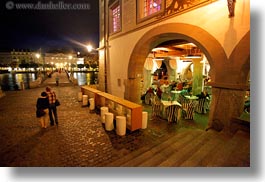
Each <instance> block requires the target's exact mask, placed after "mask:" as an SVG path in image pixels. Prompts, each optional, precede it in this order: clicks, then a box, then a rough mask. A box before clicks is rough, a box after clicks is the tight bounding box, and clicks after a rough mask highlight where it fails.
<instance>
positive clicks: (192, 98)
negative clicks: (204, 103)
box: [185, 95, 199, 100]
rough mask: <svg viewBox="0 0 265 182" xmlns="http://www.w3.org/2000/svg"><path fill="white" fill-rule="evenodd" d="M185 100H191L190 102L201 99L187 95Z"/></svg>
mask: <svg viewBox="0 0 265 182" xmlns="http://www.w3.org/2000/svg"><path fill="white" fill-rule="evenodd" d="M185 98H186V99H189V100H198V99H199V97H197V96H195V95H192V96H189V95H185Z"/></svg>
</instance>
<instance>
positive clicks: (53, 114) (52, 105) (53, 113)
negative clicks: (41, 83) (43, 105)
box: [46, 87, 58, 126]
mask: <svg viewBox="0 0 265 182" xmlns="http://www.w3.org/2000/svg"><path fill="white" fill-rule="evenodd" d="M46 93H47V95H48V99H49V116H50V125H51V126H53V125H54V121H55V123H56V125H58V116H57V108H56V105H55V101H56V94H55V92H54V91H52V90H51V88H50V87H46Z"/></svg>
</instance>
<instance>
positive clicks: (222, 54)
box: [98, 0, 250, 131]
mask: <svg viewBox="0 0 265 182" xmlns="http://www.w3.org/2000/svg"><path fill="white" fill-rule="evenodd" d="M99 2H100V42H99V45H100V47H99V49H98V50H99V89H100V90H103V91H107V92H109V93H111V94H113V95H116V96H119V97H121V98H125V99H128V100H130V101H133V102H136V103H139V102H140V97H141V92H142V90H141V89H142V80H144V79H145V77H144V75H145V73H144V65H145V62H146V59H147V58H148V55H149V54H150V53H152V50H153V49H154V48H158V47H160V46H161V45H170V42H172V41H173V42H174V43H175V44H176V42H178V43H180V42H185V43H193V44H195V45H196V47H197V48H198V49H199V50H200V51H201V52H202V53H203V55H204V56H205V57H206V59H207V61H208V63H209V65H210V73H209V75H210V77H211V82H210V83H209V84H210V85H211V87H212V102H211V108H210V114H209V127H212V128H215V129H216V130H225V131H229V129H230V124H231V123H230V120H231V118H232V117H238V116H240V114H241V113H242V110H243V106H244V96H245V91H246V90H247V89H248V88H249V80H250V78H249V77H250V1H249V0H243V1H234V0H227V1H226V0H216V1H212V0H99ZM176 50H177V49H176ZM192 62H193V64H194V65H196V64H197V63H200V62H196V61H195V60H192ZM197 65H199V64H197ZM224 113H225V114H224Z"/></svg>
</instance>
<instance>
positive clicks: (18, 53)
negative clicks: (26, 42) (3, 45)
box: [0, 49, 42, 64]
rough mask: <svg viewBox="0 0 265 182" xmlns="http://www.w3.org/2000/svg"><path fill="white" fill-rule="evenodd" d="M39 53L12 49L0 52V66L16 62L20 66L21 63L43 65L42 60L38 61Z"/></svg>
mask: <svg viewBox="0 0 265 182" xmlns="http://www.w3.org/2000/svg"><path fill="white" fill-rule="evenodd" d="M37 54H38V52H37V51H30V50H29V49H12V50H5V51H0V64H11V63H12V62H16V63H17V64H20V63H21V61H25V62H27V63H29V62H35V63H42V62H41V59H38V58H37V57H36V55H37Z"/></svg>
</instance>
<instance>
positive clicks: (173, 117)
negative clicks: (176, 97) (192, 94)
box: [166, 105, 181, 123]
mask: <svg viewBox="0 0 265 182" xmlns="http://www.w3.org/2000/svg"><path fill="white" fill-rule="evenodd" d="M179 109H181V107H180V106H179V105H171V106H168V107H167V108H166V114H167V121H168V123H171V122H176V123H178V112H179Z"/></svg>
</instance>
